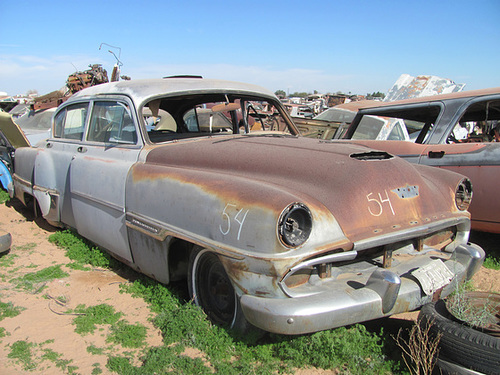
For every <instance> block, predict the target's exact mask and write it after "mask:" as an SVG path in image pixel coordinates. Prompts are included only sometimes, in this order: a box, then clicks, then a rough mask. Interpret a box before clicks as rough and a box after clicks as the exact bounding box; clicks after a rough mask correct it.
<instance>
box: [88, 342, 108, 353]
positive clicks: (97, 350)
mask: <svg viewBox="0 0 500 375" xmlns="http://www.w3.org/2000/svg"><path fill="white" fill-rule="evenodd" d="M87 352H89V353H90V354H93V355H102V354H104V349H102V348H98V347H97V346H95V345H94V344H92V345H89V346H87Z"/></svg>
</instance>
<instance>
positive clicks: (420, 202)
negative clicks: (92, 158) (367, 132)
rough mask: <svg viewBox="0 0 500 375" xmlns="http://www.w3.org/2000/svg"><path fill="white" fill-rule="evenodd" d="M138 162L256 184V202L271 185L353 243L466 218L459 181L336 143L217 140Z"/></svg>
mask: <svg viewBox="0 0 500 375" xmlns="http://www.w3.org/2000/svg"><path fill="white" fill-rule="evenodd" d="M146 163H154V164H155V165H168V166H172V167H177V168H182V169H190V170H193V169H196V170H200V171H205V170H206V171H211V172H216V173H219V174H220V176H221V180H222V179H224V180H225V181H228V182H227V183H228V184H230V183H231V176H234V177H239V178H246V179H250V180H252V181H254V182H255V181H259V182H261V184H262V196H263V197H264V196H266V197H267V195H266V186H270V185H272V186H273V189H274V191H276V187H279V189H281V190H282V191H284V192H285V191H286V192H287V194H292V195H293V196H294V197H296V198H297V199H298V200H301V201H302V203H305V204H306V205H307V204H311V205H312V206H314V207H321V206H323V207H326V208H327V209H328V210H329V211H330V212H331V213H332V214H333V215H334V217H335V218H336V220H337V221H338V223H339V224H340V226H341V228H342V230H343V231H344V233H345V235H346V236H347V237H348V238H349V239H350V240H351V241H353V242H355V241H357V240H361V239H364V238H367V236H368V237H372V236H374V235H376V234H389V233H393V232H396V231H401V230H406V229H410V228H415V227H416V226H419V225H425V224H428V223H429V222H431V221H436V220H442V219H449V218H450V217H453V216H462V217H463V216H464V215H466V216H468V214H467V213H464V212H462V211H458V209H457V208H456V206H455V199H454V197H455V188H456V186H457V184H458V182H459V181H460V180H461V178H462V176H461V175H459V174H456V173H452V172H448V171H441V170H438V169H436V168H429V167H422V166H416V165H412V164H410V163H408V162H406V161H404V160H403V159H401V158H398V157H394V156H392V155H389V154H387V153H385V152H380V151H374V150H371V149H369V148H366V147H363V146H358V145H353V144H346V143H342V142H341V143H338V142H325V141H319V140H317V139H309V138H305V137H293V136H270V135H267V136H254V135H248V136H227V137H226V136H220V137H212V138H208V139H207V138H205V139H196V140H188V141H180V142H177V143H170V144H167V145H159V146H153V148H152V149H151V150H150V151H149V153H148V155H147V156H146ZM278 191H279V190H278ZM268 199H269V198H268ZM270 199H272V198H270ZM291 203H292V202H291ZM313 214H314V213H313Z"/></svg>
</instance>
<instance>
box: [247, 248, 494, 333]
mask: <svg viewBox="0 0 500 375" xmlns="http://www.w3.org/2000/svg"><path fill="white" fill-rule="evenodd" d="M484 257H485V254H484V251H483V250H482V249H481V248H480V247H479V246H477V245H474V244H467V245H459V246H458V247H457V248H456V249H455V251H454V252H453V254H452V255H451V257H450V258H449V259H448V260H445V261H444V264H445V265H446V268H447V269H448V270H449V271H450V273H451V274H452V275H453V277H452V280H451V282H449V283H448V284H447V285H445V286H444V287H439V288H438V289H437V290H435V291H433V292H431V293H429V292H428V291H425V289H426V288H425V286H422V282H421V281H419V280H418V279H417V278H416V277H415V276H414V271H415V270H416V269H419V268H422V267H424V266H426V265H428V264H430V263H431V262H432V261H435V260H436V257H435V256H433V255H432V254H431V253H429V256H427V257H425V259H423V257H419V259H418V261H417V262H418V263H413V264H412V263H411V262H401V263H400V264H399V265H396V266H394V267H391V268H390V269H384V268H380V267H375V266H372V267H368V268H366V270H365V271H364V272H357V273H352V274H351V275H347V276H346V277H343V278H341V279H337V280H333V281H332V282H330V283H329V284H328V289H327V290H323V291H322V292H321V293H318V294H313V295H307V296H298V297H292V298H263V297H258V296H253V295H247V294H244V295H243V296H242V297H241V299H240V303H241V307H242V310H243V313H244V315H245V317H246V319H247V320H248V321H249V322H250V323H252V324H253V325H255V326H257V327H259V328H261V329H263V330H265V331H269V332H275V333H280V334H303V333H310V332H316V331H321V330H325V329H330V328H336V327H341V326H345V325H349V324H354V323H359V322H364V321H367V320H372V319H377V318H381V317H384V316H389V315H392V314H396V313H401V312H407V311H412V310H415V309H418V308H419V307H421V306H422V305H424V304H426V303H428V302H431V301H432V300H433V299H436V298H439V297H444V296H446V295H448V294H450V293H451V292H453V290H454V289H455V288H456V287H457V285H458V283H460V282H462V281H463V280H465V279H469V278H471V277H472V275H474V273H475V272H476V271H477V270H478V269H479V268H480V267H481V265H482V262H483V260H484Z"/></svg>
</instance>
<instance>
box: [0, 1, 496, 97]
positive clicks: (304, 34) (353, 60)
mask: <svg viewBox="0 0 500 375" xmlns="http://www.w3.org/2000/svg"><path fill="white" fill-rule="evenodd" d="M103 43H104V44H103ZM110 46H111V47H110ZM110 50H111V51H112V52H113V53H114V54H115V55H116V56H118V57H119V58H120V60H121V62H122V64H123V65H122V67H121V73H122V74H123V75H127V76H130V77H131V78H132V79H142V78H160V77H165V76H170V75H178V74H194V75H202V76H203V77H205V78H217V79H227V80H233V81H241V82H247V83H253V84H257V85H260V86H263V87H265V88H267V89H269V90H271V91H273V92H275V91H276V90H283V91H285V92H287V93H290V94H291V93H294V92H309V93H312V92H314V91H317V92H320V93H336V92H339V91H340V92H343V93H346V94H348V93H351V94H361V95H365V94H367V93H372V92H378V91H380V92H383V93H387V91H388V90H389V89H390V88H391V86H392V85H393V84H394V82H395V81H396V80H397V79H398V78H399V76H400V75H401V74H403V73H406V74H410V75H412V76H417V75H436V76H439V77H441V78H448V79H451V80H453V81H455V82H456V83H465V84H466V86H465V90H474V89H481V88H487V87H498V86H500V0H470V1H464V0H455V1H449V0H438V1H435V0H433V1H429V0H420V1H413V0H408V1H405V0H399V1H389V0H385V1H383V0H371V1H365V0H358V1H356V0H351V1H348V0H344V1H336V0H330V1H329V0H323V1H317V0H303V1H295V0H288V1H281V0H276V1H273V0H267V1H260V0H254V1H234V0H232V1H218V0H211V1H202V0H190V1H178V0H176V1H170V0H165V1H153V0H144V1H130V0H121V1H115V0H101V1H94V0H86V1H79V0H73V1H68V0H65V1H51V0H47V1H24V0H18V1H8V0H0V92H6V93H8V94H9V95H17V94H26V93H27V92H28V91H31V90H36V91H38V93H39V94H40V95H43V94H47V93H49V92H51V91H54V90H58V89H60V88H61V87H63V86H64V85H65V83H66V79H67V77H68V75H70V74H72V73H74V72H75V71H82V70H86V69H88V66H89V65H90V64H102V66H103V67H104V68H105V69H106V70H107V71H108V76H110V75H111V71H112V69H113V65H114V64H115V62H116V59H115V57H114V56H113V54H112V53H110V52H109V51H110Z"/></svg>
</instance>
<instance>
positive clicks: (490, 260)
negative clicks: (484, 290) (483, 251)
mask: <svg viewBox="0 0 500 375" xmlns="http://www.w3.org/2000/svg"><path fill="white" fill-rule="evenodd" d="M483 266H484V267H485V268H490V269H492V270H500V258H496V257H493V256H487V257H486V259H485V260H484V263H483Z"/></svg>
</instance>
